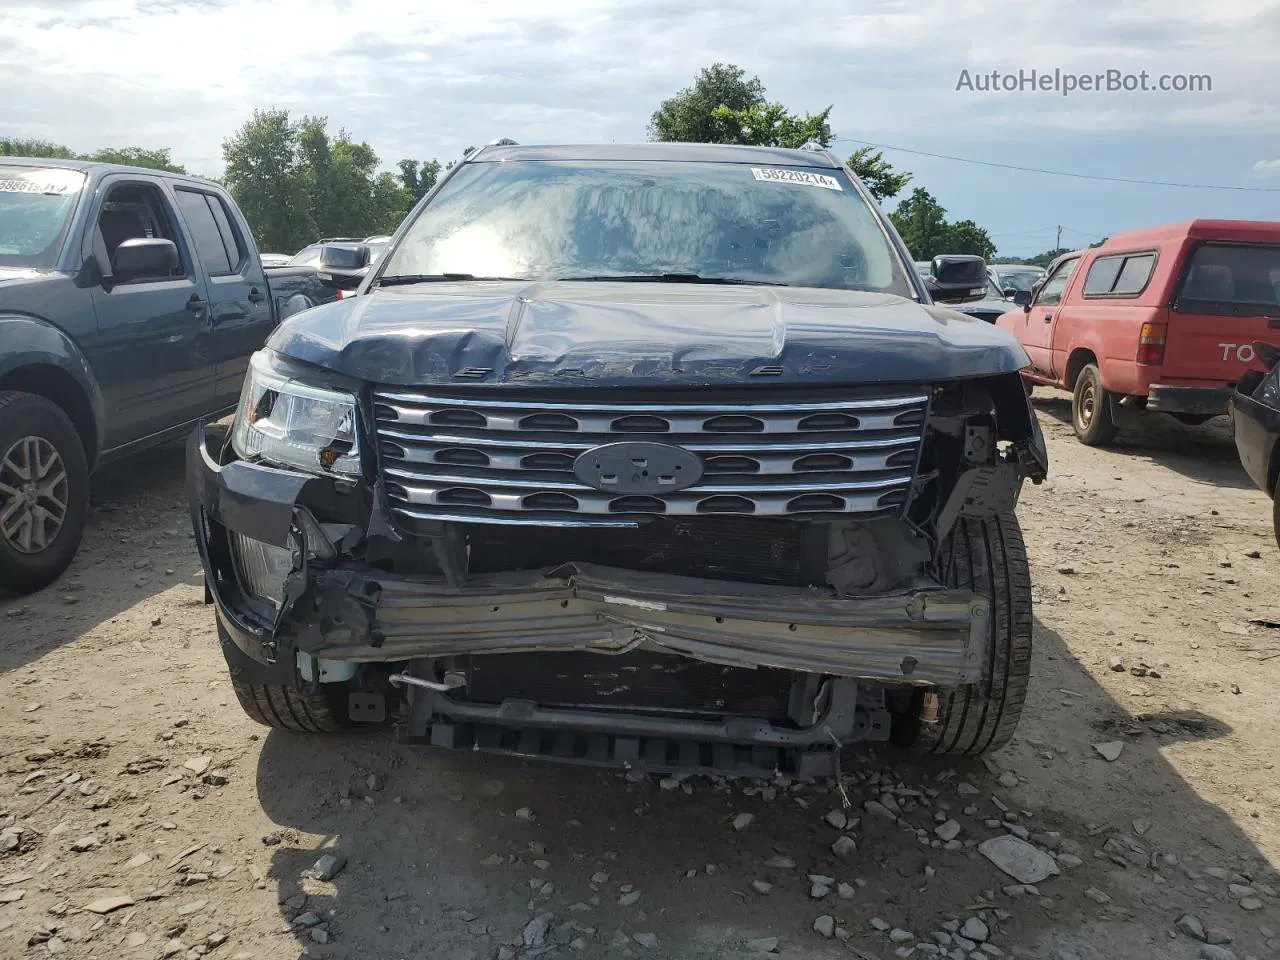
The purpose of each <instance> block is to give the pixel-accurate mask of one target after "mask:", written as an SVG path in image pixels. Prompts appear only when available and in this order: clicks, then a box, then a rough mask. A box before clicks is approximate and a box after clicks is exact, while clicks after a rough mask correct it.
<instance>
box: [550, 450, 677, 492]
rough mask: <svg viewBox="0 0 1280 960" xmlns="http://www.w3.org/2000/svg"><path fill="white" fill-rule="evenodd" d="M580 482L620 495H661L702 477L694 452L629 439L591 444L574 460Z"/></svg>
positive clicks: (574, 467) (576, 475) (574, 468)
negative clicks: (596, 444) (595, 445)
mask: <svg viewBox="0 0 1280 960" xmlns="http://www.w3.org/2000/svg"><path fill="white" fill-rule="evenodd" d="M573 475H574V476H575V477H577V478H578V480H579V482H581V483H584V484H586V485H587V486H588V487H591V488H592V489H594V490H600V491H602V492H604V493H616V494H618V495H619V496H632V495H648V496H660V495H662V494H664V493H675V492H676V491H677V490H684V489H685V488H686V487H692V486H693V485H694V484H695V483H697V482H698V481H699V480H701V479H702V460H701V459H700V458H699V457H698V455H697V454H694V453H690V452H689V451H688V450H685V449H684V448H683V447H674V446H672V445H671V444H669V443H650V442H647V441H643V440H628V441H623V442H620V443H606V444H604V446H600V447H593V448H592V449H590V450H588V451H587V452H586V453H583V454H581V455H580V456H579V457H578V459H577V460H575V461H574V462H573Z"/></svg>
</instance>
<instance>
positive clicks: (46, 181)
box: [0, 164, 85, 269]
mask: <svg viewBox="0 0 1280 960" xmlns="http://www.w3.org/2000/svg"><path fill="white" fill-rule="evenodd" d="M84 181H85V175H84V174H83V173H80V172H79V171H77V170H61V169H57V168H53V167H50V168H43V167H21V166H10V165H4V164H0V267H34V268H36V269H49V268H50V267H52V266H54V264H56V263H57V261H58V251H59V250H61V248H62V238H63V237H64V236H65V235H66V232H67V226H68V225H69V224H70V223H71V212H72V211H73V210H74V209H75V205H76V199H77V198H78V197H79V196H80V191H81V190H82V189H83V188H84Z"/></svg>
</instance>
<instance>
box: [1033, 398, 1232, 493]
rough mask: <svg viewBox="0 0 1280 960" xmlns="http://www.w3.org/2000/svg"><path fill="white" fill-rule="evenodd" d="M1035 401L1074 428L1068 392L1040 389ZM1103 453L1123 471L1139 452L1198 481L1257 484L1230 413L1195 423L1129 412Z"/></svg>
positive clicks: (1049, 414) (1041, 409)
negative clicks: (1246, 469)
mask: <svg viewBox="0 0 1280 960" xmlns="http://www.w3.org/2000/svg"><path fill="white" fill-rule="evenodd" d="M1034 403H1035V407H1036V410H1037V411H1038V412H1039V413H1040V414H1041V415H1042V416H1047V417H1051V418H1053V419H1054V420H1056V421H1057V422H1058V423H1060V424H1063V425H1065V426H1066V427H1068V428H1070V426H1071V397H1070V395H1069V394H1066V393H1062V392H1061V391H1050V390H1047V389H1041V390H1038V391H1037V392H1036V395H1035V399H1034ZM1103 452H1105V453H1109V454H1111V455H1112V456H1114V457H1115V458H1116V461H1117V462H1116V468H1117V470H1118V471H1121V472H1123V470H1124V464H1123V460H1126V459H1128V458H1131V457H1134V456H1139V457H1144V458H1145V459H1147V460H1150V461H1152V462H1154V463H1159V464H1161V465H1162V466H1165V467H1168V468H1169V469H1170V470H1173V471H1174V472H1176V473H1179V474H1181V475H1182V476H1184V477H1187V478H1188V479H1190V480H1194V481H1196V482H1197V483H1205V484H1211V485H1213V486H1219V487H1233V488H1236V489H1248V490H1252V489H1253V487H1254V484H1253V481H1252V480H1250V479H1249V475H1248V474H1247V473H1245V472H1244V467H1242V466H1241V465H1240V457H1239V454H1237V453H1236V445H1235V438H1234V437H1233V435H1232V432H1231V425H1230V421H1229V420H1228V419H1227V418H1226V417H1215V418H1214V419H1212V420H1210V421H1208V422H1207V423H1204V424H1201V425H1200V426H1194V427H1192V426H1187V425H1186V424H1184V423H1179V422H1178V421H1177V420H1175V419H1173V417H1171V416H1169V415H1167V414H1163V413H1145V412H1142V411H1127V412H1126V413H1125V415H1124V418H1123V420H1122V421H1121V423H1120V435H1119V436H1118V437H1117V438H1116V440H1115V442H1114V443H1113V444H1112V445H1111V446H1109V447H1107V448H1105V449H1104V451H1103Z"/></svg>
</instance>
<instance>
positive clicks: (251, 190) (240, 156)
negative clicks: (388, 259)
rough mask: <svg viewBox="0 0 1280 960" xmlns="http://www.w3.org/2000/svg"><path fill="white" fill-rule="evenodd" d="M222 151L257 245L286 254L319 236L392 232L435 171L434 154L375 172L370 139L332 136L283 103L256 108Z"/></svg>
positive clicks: (323, 122)
mask: <svg viewBox="0 0 1280 960" xmlns="http://www.w3.org/2000/svg"><path fill="white" fill-rule="evenodd" d="M222 154H223V159H224V160H225V161H226V164H227V171H226V177H225V179H226V183H227V186H228V188H229V189H230V190H231V194H232V196H234V197H235V198H236V202H237V203H238V204H239V205H240V209H241V210H243V211H244V215H245V218H246V219H247V220H248V221H249V223H250V224H251V225H252V226H253V230H254V236H255V237H256V238H257V240H258V244H259V246H261V247H262V249H264V250H279V251H282V252H285V253H291V252H293V251H295V250H299V249H301V248H302V247H304V246H306V245H307V244H309V243H313V242H315V241H316V240H318V239H320V238H321V237H367V236H373V235H375V234H382V233H391V232H393V231H394V230H395V228H396V227H397V226H399V225H400V221H401V220H402V219H404V215H405V214H406V213H407V212H408V211H409V209H410V208H411V207H412V206H413V204H414V203H415V202H416V201H417V199H418V197H420V196H421V195H422V192H425V190H426V189H429V188H430V185H431V184H433V183H434V182H435V177H436V176H438V171H439V164H438V163H436V161H434V160H432V161H428V162H426V163H422V164H419V163H418V162H417V161H414V160H402V161H401V162H400V164H399V167H400V174H399V175H396V174H394V173H389V172H386V171H383V172H379V171H378V155H377V154H376V153H374V151H373V148H372V147H370V146H369V144H367V143H364V142H360V143H357V142H356V141H355V140H353V139H351V136H350V135H349V134H348V133H347V132H346V131H345V130H339V131H338V133H337V134H336V135H331V134H330V133H329V131H328V120H327V119H326V118H325V117H303V118H302V120H300V121H297V122H294V121H292V120H290V118H289V114H288V111H285V110H265V111H264V110H259V111H256V112H255V113H254V115H253V119H252V120H250V121H249V122H248V123H246V124H245V125H244V126H243V127H241V128H240V130H239V132H238V133H237V134H236V135H235V136H234V137H231V138H230V139H228V140H226V141H225V142H224V143H223V145H222ZM419 191H422V192H419Z"/></svg>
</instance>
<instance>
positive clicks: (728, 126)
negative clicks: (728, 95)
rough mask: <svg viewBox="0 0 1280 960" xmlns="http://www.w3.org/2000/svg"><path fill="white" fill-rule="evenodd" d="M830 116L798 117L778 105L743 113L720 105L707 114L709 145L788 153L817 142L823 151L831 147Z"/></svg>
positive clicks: (761, 105) (825, 112) (764, 105)
mask: <svg viewBox="0 0 1280 960" xmlns="http://www.w3.org/2000/svg"><path fill="white" fill-rule="evenodd" d="M830 115H831V107H827V109H825V110H823V111H822V112H821V113H806V114H805V115H804V116H801V115H800V114H797V113H790V112H788V110H787V108H786V107H784V106H783V105H782V104H780V103H758V104H753V105H752V106H750V107H747V108H746V109H744V110H736V109H734V108H733V107H727V106H724V105H723V104H722V105H721V106H718V107H716V108H715V109H714V110H712V111H711V122H712V129H713V131H714V134H713V136H714V139H713V140H711V141H710V142H712V143H737V144H741V145H743V146H748V147H790V148H791V149H798V148H800V147H803V146H804V145H805V144H806V143H810V142H817V143H820V144H822V145H823V146H824V147H825V146H827V145H828V144H830V143H831V124H830V123H828V122H827V117H829V116H830Z"/></svg>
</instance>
